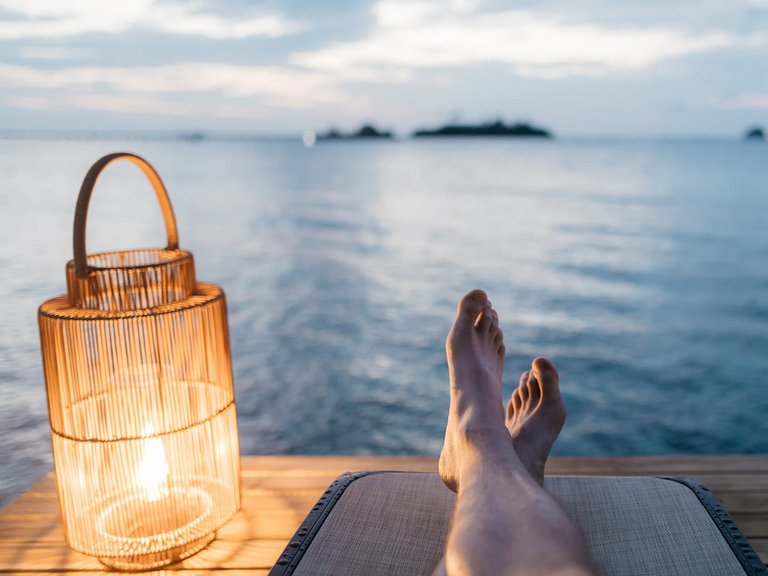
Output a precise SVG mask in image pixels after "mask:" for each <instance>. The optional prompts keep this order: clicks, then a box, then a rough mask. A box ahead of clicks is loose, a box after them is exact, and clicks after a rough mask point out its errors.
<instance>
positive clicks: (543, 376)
mask: <svg viewBox="0 0 768 576" xmlns="http://www.w3.org/2000/svg"><path fill="white" fill-rule="evenodd" d="M531 367H532V368H533V375H534V376H535V377H536V380H537V381H538V383H539V387H540V389H541V394H542V396H549V395H553V396H555V395H559V394H560V388H559V387H558V381H559V379H560V376H559V375H558V373H557V368H555V365H554V364H552V362H550V361H549V360H547V359H546V358H541V357H540V358H536V359H535V360H534V361H533V362H532V363H531Z"/></svg>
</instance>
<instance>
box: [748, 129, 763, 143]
mask: <svg viewBox="0 0 768 576" xmlns="http://www.w3.org/2000/svg"><path fill="white" fill-rule="evenodd" d="M744 140H759V141H763V140H765V132H764V131H763V129H762V128H761V127H760V126H755V127H753V128H750V129H749V130H747V133H746V134H744Z"/></svg>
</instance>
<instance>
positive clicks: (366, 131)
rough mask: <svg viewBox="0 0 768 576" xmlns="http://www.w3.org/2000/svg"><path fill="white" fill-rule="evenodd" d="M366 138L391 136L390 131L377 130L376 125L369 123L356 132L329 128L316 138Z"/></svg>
mask: <svg viewBox="0 0 768 576" xmlns="http://www.w3.org/2000/svg"><path fill="white" fill-rule="evenodd" d="M358 138H361V139H367V138H392V132H387V131H383V130H378V129H376V127H374V126H371V125H370V124H366V125H364V126H363V127H362V128H360V130H358V131H357V132H352V133H349V134H344V133H343V132H339V131H338V130H336V129H335V128H331V129H330V130H328V132H325V133H322V134H318V135H317V139H318V140H350V139H358Z"/></svg>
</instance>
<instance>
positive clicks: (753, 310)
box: [0, 139, 768, 506]
mask: <svg viewBox="0 0 768 576" xmlns="http://www.w3.org/2000/svg"><path fill="white" fill-rule="evenodd" d="M120 150H127V151H132V152H135V153H138V154H140V155H142V156H144V157H146V158H147V159H148V160H149V161H150V162H151V163H152V164H153V165H154V166H155V167H156V168H157V170H158V171H159V172H160V174H161V176H162V177H163V179H164V181H165V183H166V185H167V187H168V189H169V192H170V194H171V198H172V200H173V202H174V207H175V210H176V216H177V219H178V225H179V232H180V240H181V245H182V247H184V248H187V249H189V250H191V251H192V252H193V254H194V255H195V259H196V268H197V273H198V278H199V279H200V280H204V281H210V282H216V283H218V284H220V285H222V286H223V287H224V290H225V292H226V294H227V299H228V306H229V315H230V316H229V321H230V331H231V341H232V352H233V366H234V375H235V386H236V398H237V411H238V418H239V427H240V441H241V450H242V452H243V453H244V454H264V453H283V454H294V453H312V454H437V453H438V452H439V450H440V447H441V443H442V434H443V430H444V425H445V416H446V411H447V407H448V393H447V367H446V361H445V354H444V339H445V335H446V333H447V331H448V329H449V327H450V325H451V321H452V318H453V314H454V310H455V305H456V301H457V300H458V298H459V297H460V296H461V295H462V294H463V293H464V292H466V291H467V290H469V289H470V288H473V287H482V288H484V289H486V290H487V291H488V293H489V294H490V296H491V299H492V301H493V304H494V306H495V307H496V309H497V310H498V311H499V314H500V317H501V325H502V328H503V330H504V334H505V340H506V344H507V357H506V368H505V374H504V394H505V395H506V396H508V395H509V394H510V393H511V392H512V389H513V387H514V386H515V385H516V382H517V380H518V377H519V374H520V373H521V372H522V371H523V370H525V369H526V368H527V367H528V366H529V364H530V361H531V359H532V358H534V357H535V356H538V355H545V356H548V357H550V358H552V359H553V360H554V361H555V363H556V364H557V366H558V367H559V369H560V374H561V386H562V389H563V393H564V396H565V400H566V404H567V406H568V410H569V416H568V422H567V423H566V426H565V429H564V430H563V432H562V435H561V437H560V439H559V441H558V442H557V444H556V445H555V449H554V453H555V454H560V455H563V454H569V455H625V454H677V453H686V454H693V453H702V454H707V453H718V454H731V453H768V416H766V414H768V376H766V375H767V374H768V224H766V218H768V146H767V145H762V144H759V143H755V144H750V143H745V142H737V141H734V142H718V141H699V142H685V141H668V142H656V141H589V140H585V141H576V140H573V141H568V140H564V141H527V140H515V139H437V140H407V141H392V142H384V141H381V142H379V141H375V142H374V141H372V142H354V141H342V142H320V143H318V144H317V145H316V146H314V147H312V148H305V147H304V146H303V145H302V143H301V141H299V140H296V141H290V140H285V141H281V140H271V141H257V140H254V141H248V140H239V141H237V140H232V141H221V140H219V141H216V140H202V141H182V140H151V139H146V140H131V141H124V140H122V141H121V140H119V139H115V140H104V139H102V140H77V139H72V140H61V139H59V140H24V139H6V140H0V174H2V177H1V178H0V201H1V202H2V204H1V206H2V209H0V230H2V242H0V325H1V326H2V329H1V330H0V392H1V393H2V401H1V402H0V506H1V505H3V504H6V503H7V502H8V501H9V500H10V499H11V498H12V497H14V496H15V495H17V494H19V493H20V492H21V491H23V490H24V489H25V488H26V487H27V486H28V485H30V484H31V483H32V482H34V481H35V480H36V479H37V478H38V477H39V476H40V475H42V474H43V473H44V472H45V471H47V470H49V469H50V468H51V466H52V461H51V450H50V429H49V424H48V419H47V418H48V417H47V406H46V396H45V385H44V380H43V374H42V367H41V357H40V350H39V336H38V328H37V319H36V314H37V307H38V306H39V305H40V304H41V303H42V302H43V301H44V300H46V299H48V298H51V297H53V296H56V295H58V294H61V293H63V292H64V291H65V273H64V267H65V264H66V262H67V261H68V260H69V259H70V258H71V257H72V219H73V214H74V206H75V200H76V197H77V192H78V190H79V187H80V183H81V181H82V178H83V176H84V175H85V172H86V171H87V169H88V168H89V166H90V165H91V163H92V162H93V161H95V160H96V159H97V158H99V157H100V156H102V155H103V154H106V153H108V152H113V151H120ZM164 238H165V236H164V231H163V225H162V219H161V216H160V211H159V209H158V208H157V206H156V204H155V200H154V196H153V193H152V190H151V188H150V187H149V185H148V184H147V183H146V182H144V181H143V176H142V175H141V173H140V172H139V171H138V170H137V169H136V168H135V167H134V166H131V165H129V164H127V163H125V164H124V165H119V164H118V165H114V166H112V167H110V168H109V169H108V170H107V172H106V173H105V174H104V176H103V177H102V178H101V179H100V181H99V184H98V186H97V189H96V191H95V194H94V197H93V201H92V204H91V211H90V215H89V220H88V249H89V251H92V252H95V251H103V250H110V249H117V248H135V247H147V246H163V245H164Z"/></svg>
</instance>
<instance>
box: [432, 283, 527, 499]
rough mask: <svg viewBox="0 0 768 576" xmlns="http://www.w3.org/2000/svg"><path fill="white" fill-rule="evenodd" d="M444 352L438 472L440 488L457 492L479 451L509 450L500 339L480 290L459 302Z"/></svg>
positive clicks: (495, 320) (495, 319)
mask: <svg viewBox="0 0 768 576" xmlns="http://www.w3.org/2000/svg"><path fill="white" fill-rule="evenodd" d="M445 351H446V355H447V357H448V372H449V377H450V391H451V404H450V408H449V411H448V424H447V425H446V430H445V441H444V443H443V450H442V452H441V453H440V462H439V471H440V477H441V478H442V480H443V482H444V483H445V485H446V486H448V488H450V489H451V490H453V491H457V490H458V486H459V480H460V476H461V470H462V468H463V467H466V466H470V465H472V464H473V462H474V463H477V462H478V460H480V459H482V454H481V452H486V453H487V452H488V451H489V450H493V448H495V447H497V446H500V445H507V446H508V448H507V449H508V450H509V451H510V452H514V448H513V446H512V444H511V443H510V442H509V433H508V432H507V430H505V428H504V415H503V410H501V405H502V404H501V375H502V372H503V370H504V337H503V334H502V332H501V330H500V329H499V319H498V315H497V314H496V311H495V310H494V309H493V308H492V306H491V303H490V302H489V301H488V296H487V295H486V293H485V292H483V291H482V290H473V291H471V292H469V293H468V294H466V295H465V296H464V297H463V298H462V299H461V301H460V302H459V306H458V311H457V314H456V320H455V321H454V323H453V327H452V328H451V331H450V332H449V333H448V338H447V339H446V341H445Z"/></svg>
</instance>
